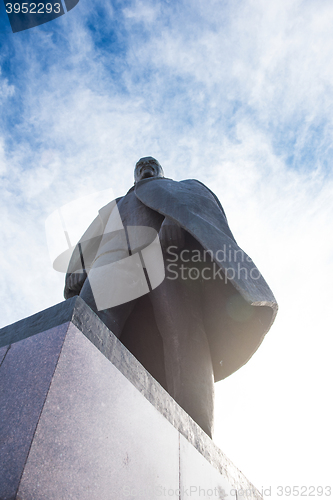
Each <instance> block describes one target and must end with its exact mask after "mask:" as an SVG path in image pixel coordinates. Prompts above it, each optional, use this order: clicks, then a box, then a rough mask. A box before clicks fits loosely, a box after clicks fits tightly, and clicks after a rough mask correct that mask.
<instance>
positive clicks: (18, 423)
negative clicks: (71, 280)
mask: <svg viewBox="0 0 333 500" xmlns="http://www.w3.org/2000/svg"><path fill="white" fill-rule="evenodd" d="M0 389H1V393H0V412H1V417H0V499H1V500H12V499H17V500H18V499H20V500H53V499H54V500H69V499H78V500H95V499H96V500H97V499H98V500H109V499H110V500H121V499H126V498H128V499H138V498H142V499H144V500H156V499H157V498H166V499H168V498H171V499H172V498H174V499H178V500H179V499H181V500H185V499H187V498H193V499H199V498H200V499H201V498H205V499H225V498H227V499H228V500H229V499H232V498H235V499H236V498H237V499H238V500H240V499H241V498H242V497H243V498H251V499H256V500H259V499H261V496H260V494H259V492H258V491H257V490H256V489H255V488H254V486H253V485H252V484H251V483H250V482H249V481H248V480H247V479H246V478H245V477H244V476H243V474H242V473H241V472H240V471H239V470H238V469H237V468H236V467H235V466H234V465H233V464H232V463H231V462H230V460H228V459H227V458H226V456H225V455H224V454H223V453H222V452H221V450H219V449H218V448H217V447H216V446H215V445H214V443H213V442H212V441H211V439H210V438H209V437H208V436H207V435H206V434H205V433H204V432H203V431H202V430H201V429H200V428H199V427H198V426H197V424H196V423H195V422H194V421H193V420H192V419H191V418H190V417H189V416H188V415H187V414H186V413H185V412H184V410H182V408H180V407H179V406H178V405H177V403H176V402H175V401H174V400H173V399H172V398H171V397H170V396H169V394H168V393H167V392H166V391H165V390H164V389H163V388H162V387H161V386H160V385H159V384H158V383H157V382H156V381H155V380H154V379H153V377H152V376H151V375H150V374H149V373H148V372H147V371H146V370H145V369H144V368H143V367H142V365H141V364H140V363H139V362H138V361H137V360H136V359H135V358H134V356H133V355H132V354H131V353H130V352H129V351H128V350H127V349H126V348H125V347H124V346H123V345H122V344H121V342H120V341H119V340H118V339H117V338H116V337H115V336H114V335H113V334H112V333H111V332H110V331H109V330H108V329H107V328H106V326H105V325H104V324H103V323H102V322H101V321H100V319H99V318H98V317H97V316H96V315H95V314H94V313H93V312H92V311H91V310H90V309H89V307H88V306H87V305H86V304H85V303H84V302H83V301H82V300H81V299H80V298H79V297H75V298H73V299H70V300H68V301H66V302H62V303H60V304H58V305H56V306H54V307H51V308H49V309H47V310H45V311H42V312H40V313H38V314H36V315H34V316H31V317H29V318H26V319H24V320H22V321H19V322H17V323H15V324H14V325H10V326H8V327H6V328H3V329H2V330H0Z"/></svg>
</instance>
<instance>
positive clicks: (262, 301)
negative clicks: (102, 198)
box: [64, 157, 277, 437]
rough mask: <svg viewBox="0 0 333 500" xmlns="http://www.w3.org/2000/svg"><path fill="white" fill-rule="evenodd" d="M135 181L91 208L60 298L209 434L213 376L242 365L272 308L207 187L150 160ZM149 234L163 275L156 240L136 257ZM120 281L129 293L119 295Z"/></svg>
mask: <svg viewBox="0 0 333 500" xmlns="http://www.w3.org/2000/svg"><path fill="white" fill-rule="evenodd" d="M134 180H135V184H134V186H133V187H132V188H131V189H130V190H129V191H128V192H127V194H126V195H125V196H124V197H122V198H119V199H117V200H116V202H114V201H111V202H110V203H109V204H108V205H106V206H105V207H103V208H102V209H101V210H100V211H99V215H98V217H97V218H96V219H95V220H94V222H93V223H92V224H91V226H90V227H89V228H88V230H87V231H86V233H85V234H84V235H83V237H82V238H81V240H80V242H79V243H78V245H77V246H76V248H75V250H74V252H73V255H72V258H71V261H70V263H69V267H68V272H67V275H66V285H65V291H64V296H65V298H66V299H68V298H70V297H73V296H74V295H80V297H81V298H82V299H83V300H84V301H85V302H86V303H87V304H88V305H89V307H90V308H91V309H92V310H93V311H94V312H95V313H96V314H97V315H98V316H99V317H100V319H101V320H102V321H103V322H104V323H105V325H106V326H107V327H108V328H109V329H110V330H111V331H112V332H113V333H114V334H115V335H116V336H117V337H118V338H119V339H120V341H121V342H122V343H123V344H124V345H125V346H126V347H127V348H128V349H129V350H130V351H131V352H132V353H133V354H134V355H135V357H136V358H137V359H138V360H139V361H140V362H141V363H142V364H143V366H144V367H145V368H146V369H147V370H148V371H149V372H150V373H151V374H152V375H153V376H154V378H155V379H156V380H157V381H158V382H159V383H160V384H161V385H162V387H164V388H165V389H166V390H167V391H168V392H169V394H170V395H171V396H172V397H173V398H174V399H175V401H176V402H177V403H178V404H179V405H180V406H181V407H182V408H183V409H184V410H185V411H186V412H187V413H188V414H189V415H190V416H191V417H192V418H193V419H194V420H195V421H196V422H197V423H198V425H200V427H201V428H202V429H203V430H204V431H205V432H206V433H207V434H208V435H209V436H210V437H211V436H212V431H213V411H214V380H215V381H219V380H221V379H223V378H225V377H227V376H229V375H230V374H232V373H233V372H234V371H235V370H237V369H239V368H240V367H241V366H242V365H244V364H245V363H246V362H247V361H248V359H249V358H250V357H251V356H252V354H253V353H254V352H255V351H256V349H257V348H258V346H259V345H260V343H261V341H262V339H263V337H264V335H265V334H266V332H267V331H268V330H269V328H270V326H271V325H272V323H273V321H274V318H275V315H276V311H277V304H276V301H275V298H274V296H273V294H272V292H271V290H270V288H269V287H268V285H267V283H266V282H265V280H264V278H263V277H262V275H261V274H260V272H259V270H258V269H257V267H256V266H255V264H254V263H253V261H252V260H251V259H250V257H249V256H248V255H247V254H246V253H245V252H244V251H243V250H241V249H240V248H239V247H238V245H237V243H236V241H235V238H234V237H233V235H232V233H231V230H230V228H229V226H228V222H227V219H226V215H225V213H224V210H223V208H222V206H221V204H220V202H219V200H218V199H217V197H216V196H215V195H214V193H212V192H211V191H210V190H209V189H208V188H207V187H206V186H204V185H203V184H202V183H201V182H199V181H197V180H184V181H181V182H176V181H173V180H171V179H167V178H165V177H164V172H163V169H162V167H161V165H160V164H159V162H158V161H157V160H155V159H154V158H152V157H145V158H141V159H140V160H139V161H138V162H137V164H136V166H135V171H134ZM149 231H151V237H150V240H149ZM157 233H158V239H159V241H160V244H161V247H162V265H163V263H164V273H163V276H162V279H161V276H158V275H159V272H158V270H156V268H157V266H156V263H159V260H160V259H161V255H160V254H159V253H158V249H157V248H156V240H155V253H154V254H152V253H150V255H146V257H145V258H144V257H143V254H142V251H144V249H145V247H147V240H149V241H153V240H154V235H157ZM135 256H136V257H137V260H136V261H135V264H136V267H135V266H134V268H133V264H131V262H130V261H131V257H132V261H133V260H134V257H135ZM121 262H123V264H121V265H120V266H119V265H118V264H119V263H121ZM115 265H116V267H115ZM154 265H155V268H154ZM108 268H110V272H108V271H107V269H108ZM138 270H139V271H138ZM142 271H143V272H142ZM154 278H155V282H157V283H158V286H156V283H155V286H154V285H153V286H152V283H153V281H154ZM156 278H157V281H156ZM150 280H151V282H150ZM123 283H127V284H128V293H127V292H125V293H119V289H118V288H119V287H120V286H121V285H122V284H123ZM145 286H146V289H145V290H146V293H144V287H145ZM138 289H140V291H139V292H135V290H138ZM119 295H120V296H121V297H120V298H119V297H118V296H119ZM116 296H117V297H116ZM115 299H116V300H115Z"/></svg>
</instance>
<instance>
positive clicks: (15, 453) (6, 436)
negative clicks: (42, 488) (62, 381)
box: [0, 324, 68, 499]
mask: <svg viewBox="0 0 333 500" xmlns="http://www.w3.org/2000/svg"><path fill="white" fill-rule="evenodd" d="M67 328H68V324H65V325H62V326H58V327H55V328H53V329H51V330H49V331H46V332H43V333H40V334H38V335H35V336H33V337H30V338H27V339H25V340H21V341H20V342H17V343H16V344H13V345H12V346H11V347H10V349H9V350H8V352H7V354H6V356H5V358H4V360H3V362H2V364H1V366H0V387H1V391H0V413H1V418H0V471H1V472H0V474H1V481H0V498H1V499H4V498H13V497H14V494H15V492H16V490H17V487H18V485H19V481H20V478H21V475H22V473H23V469H24V465H25V462H26V459H27V456H28V453H29V449H30V446H31V443H32V440H33V438H34V433H35V430H36V427H37V424H38V420H39V417H40V414H41V412H42V409H43V405H44V402H45V398H46V396H47V393H48V390H49V387H50V383H51V380H52V377H53V374H54V370H55V367H56V363H57V361H58V358H59V354H60V350H61V346H62V344H63V341H64V337H65V335H66V331H67ZM3 349H5V348H3ZM6 349H7V348H6Z"/></svg>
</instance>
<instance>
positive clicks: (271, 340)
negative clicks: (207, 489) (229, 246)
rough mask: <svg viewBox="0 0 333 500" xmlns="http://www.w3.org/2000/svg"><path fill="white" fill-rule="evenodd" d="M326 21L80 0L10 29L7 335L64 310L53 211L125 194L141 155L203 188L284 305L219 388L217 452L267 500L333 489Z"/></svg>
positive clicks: (295, 10) (332, 205) (6, 45)
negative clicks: (84, 199) (48, 227)
mask: <svg viewBox="0 0 333 500" xmlns="http://www.w3.org/2000/svg"><path fill="white" fill-rule="evenodd" d="M332 25H333V5H332V3H331V2H330V1H328V0H306V1H301V0H288V1H287V0H279V1H278V2H267V1H266V0H239V1H217V0H205V1H203V0H192V1H191V2H189V1H185V0H180V1H178V2H171V1H166V0H165V1H150V0H142V1H139V0H138V1H135V0H133V1H125V2H124V1H122V2H113V1H103V3H102V4H101V2H95V1H90V2H88V1H86V0H80V2H79V4H78V5H77V6H76V7H75V8H74V9H73V10H72V11H71V12H69V13H68V14H65V15H64V16H62V17H60V18H58V19H56V20H54V21H51V22H50V23H47V24H44V25H42V26H40V27H37V28H33V29H30V30H27V31H24V32H20V33H16V34H10V33H2V34H0V46H1V49H0V67H1V73H0V107H1V112H0V177H1V197H0V214H1V229H2V230H1V235H0V237H1V246H0V252H1V275H2V280H1V288H0V291H1V292H0V293H1V304H2V307H1V310H2V314H1V325H0V326H5V325H7V324H10V323H13V322H15V321H17V320H18V319H20V318H23V317H25V316H28V315H30V314H33V313H35V312H37V311H39V310H42V309H45V308H47V307H49V306H51V305H53V304H55V303H58V302H60V301H61V300H63V297H62V285H63V276H60V275H59V276H58V275H56V273H55V272H54V271H53V270H52V267H51V265H50V261H49V256H48V251H47V245H46V237H45V230H44V224H45V220H46V218H47V217H48V215H49V214H50V213H51V212H53V211H54V210H56V209H57V208H58V207H59V206H61V205H62V204H65V203H68V202H69V201H71V200H72V199H75V198H78V197H80V196H83V195H87V194H90V193H92V192H93V191H100V190H104V189H106V188H111V189H112V190H113V192H114V194H115V196H121V195H122V194H124V193H125V192H126V191H127V190H128V188H129V187H130V186H131V185H132V183H133V169H134V164H135V162H136V161H137V160H138V159H139V158H140V157H142V156H147V155H152V156H155V157H156V158H157V159H158V160H159V161H160V162H161V164H162V166H163V168H164V170H165V173H166V176H168V177H171V178H173V179H176V180H180V179H186V178H197V179H199V180H201V181H202V182H204V183H205V184H206V185H207V186H209V187H210V188H211V189H212V190H213V191H214V192H215V193H216V194H217V196H218V197H219V199H220V201H221V203H222V205H223V207H224V209H225V211H226V213H227V216H228V219H229V223H230V227H231V229H232V231H233V233H234V235H235V237H236V239H237V241H238V243H239V244H240V246H241V247H242V248H244V250H245V251H246V252H247V253H248V254H249V255H250V256H251V257H252V258H253V260H254V261H255V263H256V264H257V265H258V267H259V269H260V270H261V271H262V273H263V275H264V277H265V278H266V280H267V281H268V283H269V284H270V286H271V287H272V289H273V291H274V293H275V295H276V297H277V299H278V302H279V304H280V312H279V314H278V318H277V320H276V323H275V324H274V326H273V328H272V330H271V331H270V333H269V334H268V336H267V338H266V340H265V341H264V343H263V345H262V346H261V347H260V349H259V351H258V352H257V353H256V355H255V356H254V357H253V359H252V360H251V361H250V362H249V363H248V365H247V366H246V367H244V368H242V370H240V371H239V372H238V373H236V374H235V375H233V376H232V377H230V378H229V379H227V380H225V381H224V382H221V383H220V384H217V386H216V393H217V394H216V400H217V404H216V406H217V412H216V413H217V418H216V420H217V421H216V438H215V439H216V442H217V444H218V445H219V446H220V447H221V448H222V450H223V451H224V452H225V453H226V454H227V455H228V456H229V457H230V458H231V459H232V460H233V461H234V462H235V464H236V465H237V466H238V467H239V468H240V469H241V470H242V471H243V472H244V473H245V474H246V475H247V476H248V478H249V479H250V480H251V481H252V482H253V483H254V484H255V485H256V486H257V487H258V488H261V487H262V486H264V487H266V488H267V487H269V486H272V498H274V497H275V496H276V495H274V488H276V486H277V485H285V486H286V485H304V486H310V485H317V486H319V485H323V486H325V485H327V484H331V483H330V481H331V469H330V468H329V451H328V450H329V449H330V445H329V444H328V440H329V439H330V438H331V419H332V410H331V407H330V406H331V405H330V401H329V399H330V393H331V388H330V381H331V379H332V368H331V355H330V353H331V351H332V340H331V330H332V327H331V314H330V310H331V304H330V302H331V301H330V296H331V289H330V279H331V276H332V272H333V264H332V257H333V238H332V215H333V201H332V200H333V175H332V131H333V66H332V63H331V59H332V53H333V35H332ZM275 493H276V489H275ZM276 498H277V497H276ZM280 498H281V497H280Z"/></svg>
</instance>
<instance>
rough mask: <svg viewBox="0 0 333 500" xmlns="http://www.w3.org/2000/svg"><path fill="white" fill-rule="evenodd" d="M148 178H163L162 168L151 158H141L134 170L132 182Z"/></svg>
mask: <svg viewBox="0 0 333 500" xmlns="http://www.w3.org/2000/svg"><path fill="white" fill-rule="evenodd" d="M150 177H164V172H163V168H162V167H161V165H160V164H159V163H158V161H157V160H155V158H152V156H146V157H145V158H141V159H140V160H139V161H138V162H137V164H136V165H135V169H134V182H138V181H141V180H142V179H149V178H150Z"/></svg>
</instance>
